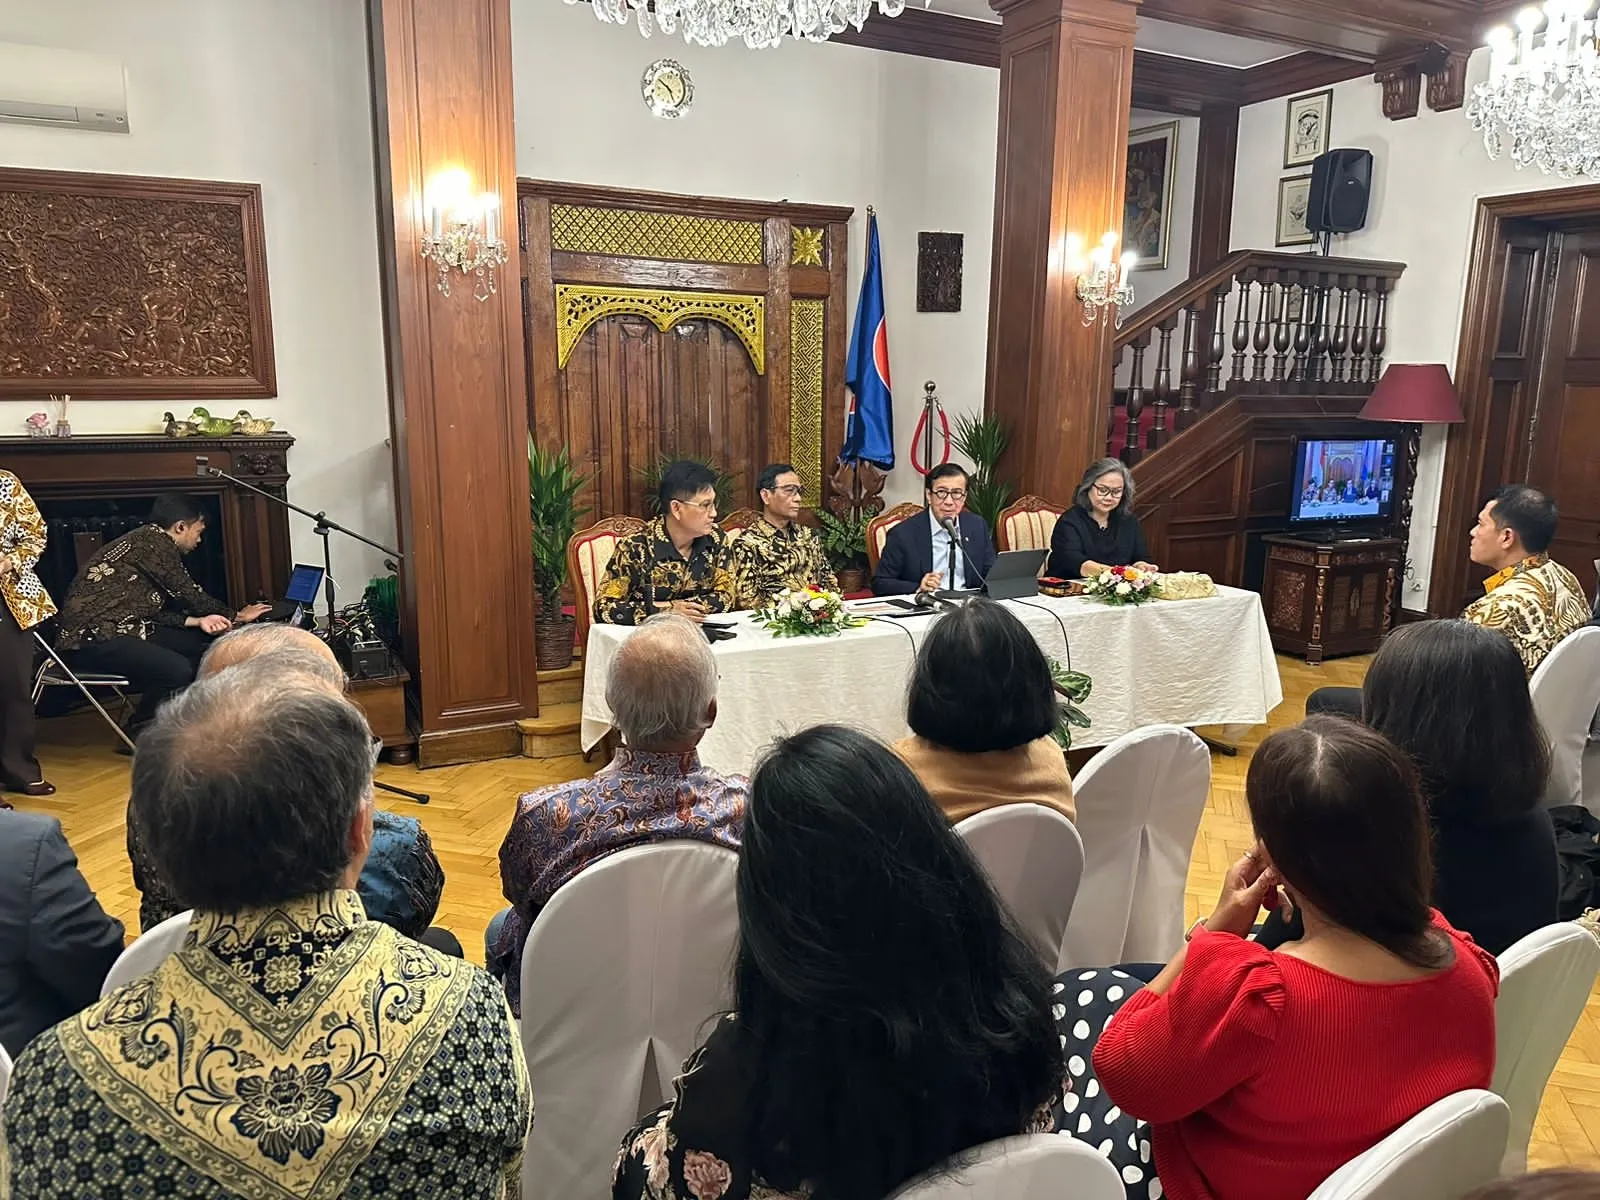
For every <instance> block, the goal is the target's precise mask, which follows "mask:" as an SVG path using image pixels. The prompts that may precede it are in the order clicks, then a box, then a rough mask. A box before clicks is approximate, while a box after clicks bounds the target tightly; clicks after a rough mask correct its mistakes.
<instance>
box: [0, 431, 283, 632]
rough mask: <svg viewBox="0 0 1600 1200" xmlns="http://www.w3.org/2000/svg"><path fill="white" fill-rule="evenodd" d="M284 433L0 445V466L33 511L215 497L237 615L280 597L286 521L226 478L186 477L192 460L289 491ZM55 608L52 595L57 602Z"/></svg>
mask: <svg viewBox="0 0 1600 1200" xmlns="http://www.w3.org/2000/svg"><path fill="white" fill-rule="evenodd" d="M293 445H294V438H293V437H291V436H290V435H289V434H287V433H267V434H261V435H259V436H255V437H250V436H230V437H186V438H173V437H167V436H166V435H165V434H159V433H113V434H87V435H84V434H80V435H77V436H75V437H70V438H55V437H48V438H34V437H0V466H4V467H5V468H6V469H7V470H10V471H13V472H15V473H16V475H17V477H18V478H20V479H21V480H22V482H23V485H24V486H25V487H26V488H27V489H28V491H29V493H31V494H32V496H33V498H34V499H35V500H36V501H39V502H40V504H41V505H43V504H44V503H46V502H48V501H52V500H104V499H110V500H123V499H130V498H145V497H154V496H156V495H158V494H159V493H161V492H188V493H193V494H195V495H200V496H214V497H216V498H217V500H218V503H219V504H220V506H221V511H222V529H221V530H220V533H221V541H222V544H223V545H224V547H225V548H226V551H227V559H226V561H227V590H228V594H227V596H226V597H221V598H222V599H226V600H227V601H228V603H230V604H233V605H236V606H239V607H242V606H244V605H245V604H248V603H250V602H251V601H253V600H256V599H258V598H260V597H263V596H264V597H267V598H269V599H275V598H277V597H279V596H281V595H282V594H283V589H284V586H285V585H286V584H287V582H288V579H289V571H290V568H291V567H292V566H293V559H292V557H291V555H290V551H289V521H288V513H287V512H286V511H285V510H284V509H282V508H280V507H279V506H278V505H276V504H272V503H271V502H269V501H267V500H264V499H262V498H261V497H259V496H254V495H251V494H250V493H249V492H246V491H244V490H243V489H241V488H236V487H234V486H233V485H232V484H230V483H228V482H227V481H226V480H221V479H214V478H210V477H206V478H201V477H199V476H197V475H196V474H195V457H196V456H197V455H204V456H205V457H206V458H207V459H208V460H209V465H210V466H213V467H215V468H216V469H217V470H219V471H226V472H227V473H228V474H230V475H237V476H238V477H239V478H240V479H243V480H246V481H248V482H249V483H251V484H253V485H254V486H256V487H259V488H261V489H262V490H263V491H265V492H269V493H271V494H272V495H274V496H283V495H284V494H285V491H286V489H287V487H288V484H289V448H290V447H291V446H293ZM57 599H58V600H59V599H60V597H57Z"/></svg>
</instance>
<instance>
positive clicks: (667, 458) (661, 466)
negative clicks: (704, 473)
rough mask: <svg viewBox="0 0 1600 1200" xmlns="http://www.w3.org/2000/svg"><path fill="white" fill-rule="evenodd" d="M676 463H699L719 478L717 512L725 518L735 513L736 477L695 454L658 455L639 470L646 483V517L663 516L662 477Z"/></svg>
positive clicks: (716, 486)
mask: <svg viewBox="0 0 1600 1200" xmlns="http://www.w3.org/2000/svg"><path fill="white" fill-rule="evenodd" d="M675 462H692V463H698V464H699V465H700V466H702V467H704V468H706V470H708V471H710V472H711V473H712V474H713V475H715V476H716V477H717V482H716V483H715V485H714V486H715V488H716V492H717V512H718V513H720V514H722V515H723V516H727V515H728V513H730V512H732V511H733V490H734V488H735V486H737V482H738V481H737V480H736V479H735V478H734V476H732V475H730V474H729V473H728V472H727V471H724V470H723V469H722V468H721V467H719V466H717V464H716V463H714V462H712V461H710V460H709V459H705V458H700V457H698V456H696V455H693V454H667V453H665V452H663V453H661V454H658V455H656V456H655V458H653V459H651V460H650V461H649V462H648V463H646V464H645V465H644V466H642V467H640V468H639V476H640V478H641V479H643V481H644V515H645V516H647V517H659V516H660V515H661V497H660V494H659V493H660V491H661V475H662V472H664V471H665V470H666V469H667V468H668V467H670V466H671V465H672V464H673V463H675Z"/></svg>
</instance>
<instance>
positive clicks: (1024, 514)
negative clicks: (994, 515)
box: [996, 496, 1067, 578]
mask: <svg viewBox="0 0 1600 1200" xmlns="http://www.w3.org/2000/svg"><path fill="white" fill-rule="evenodd" d="M1066 511H1067V510H1066V509H1064V508H1062V507H1061V506H1060V505H1059V504H1051V503H1050V501H1048V500H1046V499H1044V498H1043V497H1041V496H1023V497H1022V498H1021V499H1019V500H1018V501H1017V502H1016V503H1015V504H1013V505H1012V506H1011V507H1010V508H1007V509H1004V510H1003V511H1002V512H1001V513H1000V528H999V529H998V530H996V536H997V537H998V538H999V540H1000V549H1001V550H1048V549H1050V539H1051V538H1052V537H1053V536H1054V535H1055V531H1056V522H1057V521H1059V520H1060V519H1061V515H1062V514H1063V513H1064V512H1066ZM1049 566H1050V560H1049V558H1048V557H1047V558H1046V559H1045V560H1044V562H1042V563H1040V564H1039V575H1040V577H1041V578H1043V576H1044V574H1045V571H1046V570H1047V569H1048V568H1049Z"/></svg>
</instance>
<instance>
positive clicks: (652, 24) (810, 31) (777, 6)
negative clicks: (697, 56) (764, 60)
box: [567, 0, 906, 50]
mask: <svg viewBox="0 0 1600 1200" xmlns="http://www.w3.org/2000/svg"><path fill="white" fill-rule="evenodd" d="M567 3H568V4H580V3H587V4H591V5H592V6H593V8H594V15H595V16H597V17H599V18H600V19H601V20H602V21H606V22H609V23H611V24H615V25H626V24H627V23H628V21H629V20H630V19H634V20H637V21H638V23H639V32H640V33H641V34H643V35H644V36H645V37H649V36H650V35H651V34H652V33H653V32H654V31H655V29H656V28H658V27H659V28H660V30H661V32H662V33H664V34H667V35H668V36H669V37H670V36H672V35H673V34H676V33H679V32H680V31H681V32H682V34H683V40H684V41H686V42H688V43H690V44H691V45H695V46H725V45H727V44H728V43H729V42H733V41H742V42H744V44H745V45H746V46H748V47H750V49H752V50H764V49H768V48H769V47H772V46H777V45H779V44H780V43H781V42H782V41H783V39H784V38H785V37H792V38H804V39H806V40H807V41H811V42H825V41H827V40H828V39H829V38H830V37H832V36H833V35H834V34H836V33H843V32H844V31H845V29H847V28H852V29H857V30H859V29H860V28H861V27H862V26H863V25H865V24H866V21H867V18H868V17H869V16H871V15H872V10H873V9H874V8H876V9H877V10H878V11H879V12H880V13H882V14H883V15H884V16H886V17H898V16H899V15H900V14H901V13H903V12H904V11H905V8H906V0H567Z"/></svg>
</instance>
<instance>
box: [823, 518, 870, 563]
mask: <svg viewBox="0 0 1600 1200" xmlns="http://www.w3.org/2000/svg"><path fill="white" fill-rule="evenodd" d="M816 515H817V526H818V528H819V529H820V530H821V536H822V551H823V553H824V554H826V555H827V556H828V561H829V562H830V563H831V564H832V565H833V569H834V570H835V571H848V570H850V569H851V568H852V567H855V568H860V567H864V566H865V565H866V562H867V523H868V522H869V521H870V520H871V518H870V517H867V516H864V515H863V514H861V513H860V512H852V513H850V514H849V515H847V516H843V517H838V516H835V515H834V514H833V513H831V512H829V511H828V510H827V509H825V508H819V509H817V510H816Z"/></svg>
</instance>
